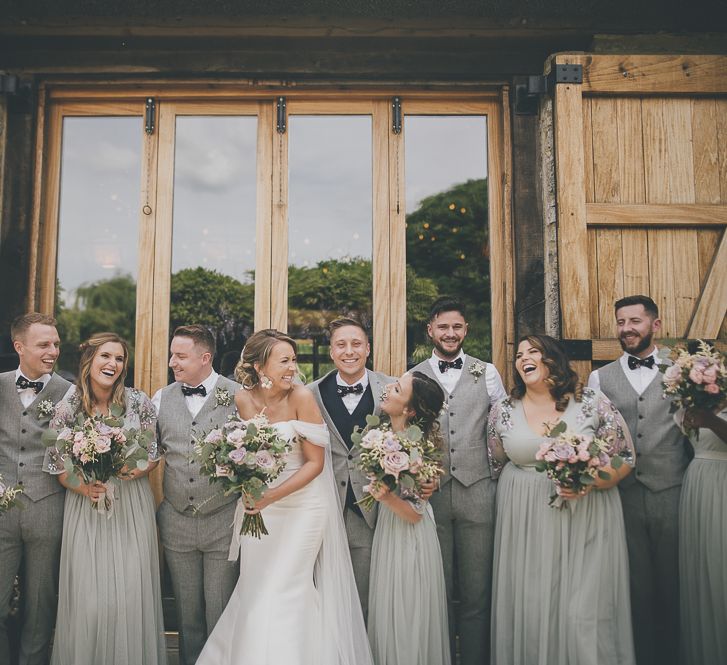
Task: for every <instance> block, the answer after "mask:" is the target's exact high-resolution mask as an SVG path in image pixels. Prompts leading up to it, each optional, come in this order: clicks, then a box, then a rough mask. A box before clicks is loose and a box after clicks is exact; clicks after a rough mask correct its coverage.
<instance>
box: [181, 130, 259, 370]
mask: <svg viewBox="0 0 727 665" xmlns="http://www.w3.org/2000/svg"><path fill="white" fill-rule="evenodd" d="M256 149H257V118H256V117H254V116H178V117H177V124H176V144H175V154H174V228H173V246H172V284H171V303H170V330H169V333H170V335H171V334H172V333H173V332H174V329H175V328H176V327H177V326H181V325H190V324H193V323H199V324H202V325H205V326H207V327H208V328H210V330H212V331H213V332H214V334H215V335H216V338H217V358H216V360H215V368H216V369H217V370H218V371H221V373H223V374H225V375H227V376H229V375H231V374H232V372H233V371H234V368H235V365H236V364H237V361H238V360H239V358H240V351H241V350H242V347H243V345H244V343H245V340H246V339H247V337H248V336H249V335H250V333H251V332H252V329H253V325H254V306H255V291H254V289H255V286H254V283H255V190H256V172H255V164H256Z"/></svg>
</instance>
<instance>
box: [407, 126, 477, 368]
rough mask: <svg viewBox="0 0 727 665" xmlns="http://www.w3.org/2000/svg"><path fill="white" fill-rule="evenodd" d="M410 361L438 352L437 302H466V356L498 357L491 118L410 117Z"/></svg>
mask: <svg viewBox="0 0 727 665" xmlns="http://www.w3.org/2000/svg"><path fill="white" fill-rule="evenodd" d="M404 122H405V125H404V128H405V134H404V137H405V139H404V140H405V158H406V210H407V215H406V260H407V361H408V364H409V366H411V365H413V364H416V363H418V362H421V361H422V360H424V359H425V358H427V357H429V355H430V354H431V345H430V343H429V340H428V337H427V334H426V324H427V317H428V313H429V308H430V305H431V304H432V302H433V301H434V300H435V298H437V297H438V296H440V295H449V296H454V297H457V298H459V299H460V300H462V301H463V303H464V305H465V307H466V309H467V320H468V322H469V332H468V335H467V339H466V341H465V344H464V349H465V351H466V352H467V353H470V354H472V355H475V356H478V357H480V358H485V359H489V358H490V357H491V337H490V277H489V274H490V260H489V259H490V245H489V240H488V238H489V235H488V213H487V119H486V118H485V117H484V116H406V117H405V121H404Z"/></svg>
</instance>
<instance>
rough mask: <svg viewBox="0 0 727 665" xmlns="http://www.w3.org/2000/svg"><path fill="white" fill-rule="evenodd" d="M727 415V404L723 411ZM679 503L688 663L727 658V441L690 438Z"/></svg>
mask: <svg viewBox="0 0 727 665" xmlns="http://www.w3.org/2000/svg"><path fill="white" fill-rule="evenodd" d="M719 417H720V418H722V419H723V420H727V409H723V410H722V412H721V413H720V414H719ZM690 440H691V442H692V446H694V459H693V460H692V461H691V463H690V464H689V466H688V467H687V471H686V473H685V475H684V483H683V485H682V494H681V502H680V504H679V600H680V610H681V611H680V614H681V629H682V630H681V632H682V642H683V645H684V663H685V665H724V663H727V443H725V442H724V441H722V440H721V439H720V438H719V437H718V436H717V435H716V434H715V433H714V432H713V431H712V430H710V429H700V430H699V436H698V437H695V436H694V435H692V436H691V437H690Z"/></svg>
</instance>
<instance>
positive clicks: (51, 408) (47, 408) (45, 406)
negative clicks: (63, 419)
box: [36, 399, 56, 418]
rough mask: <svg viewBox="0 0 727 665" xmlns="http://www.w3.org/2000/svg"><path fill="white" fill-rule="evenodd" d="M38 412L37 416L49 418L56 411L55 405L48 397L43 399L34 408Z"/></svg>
mask: <svg viewBox="0 0 727 665" xmlns="http://www.w3.org/2000/svg"><path fill="white" fill-rule="evenodd" d="M36 411H37V412H38V418H51V417H52V416H53V414H54V413H55V412H56V405H55V404H53V402H52V401H51V400H49V399H44V400H42V401H41V402H39V403H38V407H37V409H36Z"/></svg>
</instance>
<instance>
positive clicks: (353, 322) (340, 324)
mask: <svg viewBox="0 0 727 665" xmlns="http://www.w3.org/2000/svg"><path fill="white" fill-rule="evenodd" d="M346 326H354V328H359V329H360V330H362V331H363V334H364V335H366V339H368V337H369V331H368V330H366V328H365V327H364V324H363V323H361V321H358V320H357V319H353V318H351V317H350V316H341V317H339V318H338V319H334V320H333V321H331V322H330V323H329V324H328V338H329V339H330V338H331V337H333V333H334V332H336V330H339V329H341V328H345V327H346Z"/></svg>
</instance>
